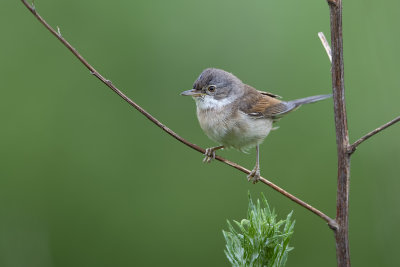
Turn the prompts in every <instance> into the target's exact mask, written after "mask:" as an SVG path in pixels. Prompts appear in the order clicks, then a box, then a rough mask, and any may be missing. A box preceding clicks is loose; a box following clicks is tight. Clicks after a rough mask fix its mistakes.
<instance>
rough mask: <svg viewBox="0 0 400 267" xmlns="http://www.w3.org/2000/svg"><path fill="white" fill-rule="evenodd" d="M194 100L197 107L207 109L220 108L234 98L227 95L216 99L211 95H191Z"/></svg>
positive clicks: (231, 101)
mask: <svg viewBox="0 0 400 267" xmlns="http://www.w3.org/2000/svg"><path fill="white" fill-rule="evenodd" d="M193 98H194V100H195V101H196V105H197V108H198V109H200V110H208V109H217V110H218V109H221V108H223V107H225V106H227V105H229V104H231V103H233V101H234V98H233V97H232V96H231V97H227V98H224V99H220V100H216V99H214V98H213V97H212V96H208V95H206V96H204V97H202V98H201V99H200V98H199V97H193Z"/></svg>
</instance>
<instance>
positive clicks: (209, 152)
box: [203, 146, 224, 163]
mask: <svg viewBox="0 0 400 267" xmlns="http://www.w3.org/2000/svg"><path fill="white" fill-rule="evenodd" d="M222 148H224V146H215V147H210V148H207V149H206V153H204V155H205V157H204V159H203V162H206V163H210V162H211V161H212V160H213V159H215V151H217V150H218V149H222Z"/></svg>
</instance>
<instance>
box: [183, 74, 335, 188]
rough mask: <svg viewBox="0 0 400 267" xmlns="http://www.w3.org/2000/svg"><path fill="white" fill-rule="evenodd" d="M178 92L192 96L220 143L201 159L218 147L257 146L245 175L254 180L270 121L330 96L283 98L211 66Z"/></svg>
mask: <svg viewBox="0 0 400 267" xmlns="http://www.w3.org/2000/svg"><path fill="white" fill-rule="evenodd" d="M181 95H184V96H192V97H193V99H194V100H195V101H196V106H197V118H198V120H199V123H200V127H201V128H202V129H203V131H204V132H205V134H206V135H207V136H208V137H209V138H210V139H211V140H213V141H215V142H217V143H219V144H220V146H216V147H211V148H207V149H206V153H205V158H204V160H203V161H204V162H211V160H212V159H214V158H215V151H216V150H218V149H222V148H235V149H238V150H240V151H243V152H245V151H246V150H247V149H249V148H252V147H256V151H257V159H256V165H255V167H254V169H253V170H252V171H251V173H250V174H249V175H248V176H247V178H248V180H249V181H252V182H253V183H256V182H257V181H258V180H259V178H260V151H259V150H260V149H259V146H260V144H261V143H262V142H263V140H264V139H265V137H267V135H268V134H269V132H270V131H271V130H272V129H273V123H274V122H275V121H277V120H278V119H280V118H281V117H282V116H283V115H285V114H287V113H289V112H290V111H293V110H295V109H297V108H298V107H300V106H301V105H303V104H308V103H313V102H317V101H320V100H323V99H326V98H329V97H331V96H332V95H317V96H310V97H306V98H301V99H296V100H291V101H287V102H285V101H281V100H279V99H278V98H279V96H278V95H275V94H272V93H268V92H262V91H258V90H256V89H254V88H253V87H251V86H249V85H247V84H244V83H243V82H242V81H241V80H239V79H238V78H237V77H236V76H235V75H233V74H232V73H229V72H226V71H224V70H221V69H214V68H208V69H205V70H204V71H203V72H202V73H201V74H200V76H199V77H198V78H197V80H196V81H195V82H194V84H193V89H191V90H187V91H184V92H182V93H181Z"/></svg>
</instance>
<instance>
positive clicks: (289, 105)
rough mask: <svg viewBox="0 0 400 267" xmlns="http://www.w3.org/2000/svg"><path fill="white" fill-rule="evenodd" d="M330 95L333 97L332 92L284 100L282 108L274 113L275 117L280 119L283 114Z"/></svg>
mask: <svg viewBox="0 0 400 267" xmlns="http://www.w3.org/2000/svg"><path fill="white" fill-rule="evenodd" d="M330 97H332V94H330V95H316V96H309V97H305V98H300V99H295V100H291V101H288V102H282V103H281V104H283V107H282V106H281V107H280V108H281V110H280V112H278V113H276V114H274V117H275V118H276V119H279V118H280V117H282V116H283V115H285V114H287V113H289V112H291V111H293V110H296V109H297V108H299V107H300V106H301V105H304V104H309V103H314V102H318V101H321V100H324V99H327V98H330Z"/></svg>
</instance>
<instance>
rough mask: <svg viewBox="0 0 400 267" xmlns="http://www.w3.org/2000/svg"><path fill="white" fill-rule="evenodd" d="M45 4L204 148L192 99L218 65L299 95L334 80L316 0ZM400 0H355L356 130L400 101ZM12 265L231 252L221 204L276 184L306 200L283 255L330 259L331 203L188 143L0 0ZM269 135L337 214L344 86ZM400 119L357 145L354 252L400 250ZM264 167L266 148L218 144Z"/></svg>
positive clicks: (67, 33) (279, 200)
mask: <svg viewBox="0 0 400 267" xmlns="http://www.w3.org/2000/svg"><path fill="white" fill-rule="evenodd" d="M36 7H37V9H38V11H39V13H40V14H41V15H42V16H44V17H45V18H46V19H47V20H48V22H49V23H50V24H51V25H52V26H53V27H56V26H57V25H58V26H59V27H60V29H61V33H62V34H63V36H64V37H65V38H66V39H67V40H69V41H70V42H71V43H72V44H73V46H74V47H76V48H77V50H78V51H79V52H81V53H82V54H83V56H84V57H86V58H87V60H88V61H89V62H90V63H91V64H93V66H94V67H95V68H96V69H97V70H98V71H100V72H101V73H102V74H103V75H104V76H105V77H107V78H108V79H110V80H111V81H113V83H114V84H115V85H116V86H117V87H119V88H120V89H121V90H123V91H124V92H125V93H126V94H127V95H128V96H129V97H131V98H132V99H133V100H134V101H136V102H137V103H139V104H140V105H142V106H143V107H144V108H145V109H147V110H148V111H149V112H150V113H152V114H153V115H154V116H155V117H157V118H158V119H159V120H161V121H162V122H163V123H165V124H166V125H168V126H169V127H170V128H171V129H173V130H174V131H176V132H177V133H179V134H180V135H181V136H183V137H184V138H187V139H189V140H190V141H192V142H194V143H196V144H198V145H201V146H203V147H207V146H213V145H214V143H213V142H212V141H210V140H208V138H207V137H206V136H205V135H204V134H203V133H202V131H201V129H200V127H199V126H198V122H197V119H196V116H195V105H194V102H193V101H192V100H191V99H189V98H184V97H181V96H180V95H179V93H180V92H181V91H183V90H186V89H190V88H191V86H192V84H193V81H194V80H195V79H196V77H197V76H198V75H199V73H200V72H201V71H202V70H203V69H204V68H206V67H210V66H212V67H218V68H223V69H225V70H228V71H230V72H233V73H234V74H236V75H237V76H238V77H240V78H241V79H242V80H243V81H244V82H246V83H249V84H251V85H253V86H255V87H256V88H258V89H260V90H269V91H271V92H274V93H277V94H279V95H282V96H284V99H294V98H300V97H305V96H309V95H314V94H325V93H329V92H330V90H331V89H330V88H331V82H330V64H329V61H328V58H327V56H326V53H325V51H324V49H323V48H322V46H321V43H320V41H319V39H318V37H317V32H319V31H323V32H325V34H326V36H327V38H328V39H330V37H329V10H328V6H327V4H326V2H325V1H324V0H320V1H297V0H288V1H271V0H254V1H237V0H236V1H233V0H223V1H211V0H204V1H187V0H180V1H179V0H170V1H165V0H153V1H145V0H140V1H99V0H97V1H94V0H87V1H78V0H70V1H50V0H37V1H36ZM398 10H400V3H399V2H398V1H385V2H384V3H383V2H379V1H371V0H368V1H367V0H365V1H346V0H345V1H344V49H345V50H344V57H345V81H346V88H347V93H346V97H347V99H346V102H347V110H348V121H349V131H350V139H351V141H354V140H356V139H357V138H358V137H360V136H361V135H363V134H365V133H366V132H368V131H370V130H372V129H374V128H376V127H378V126H379V125H381V124H383V123H385V122H387V121H389V120H391V119H392V118H394V117H395V116H398V115H399V110H400V108H399V102H398V99H399V98H400V90H399V88H400V79H399V59H400V58H399V54H398V44H399V42H400V35H399V34H398V31H399V30H398V25H399V23H400V18H399V16H398V14H399V13H398ZM0 25H1V26H0V28H1V42H0V48H1V50H0V62H1V64H0V78H1V85H0V86H1V90H0V115H1V121H0V122H1V129H0V150H1V153H0V203H1V204H0V266H4V267H8V266H13V267H14V266H44V267H46V266H229V264H228V261H227V259H226V258H225V255H224V253H223V250H224V245H225V242H224V239H223V236H222V232H221V231H222V229H226V228H227V227H226V219H236V220H240V219H242V218H244V217H245V216H246V210H247V204H248V202H247V192H248V191H250V192H251V194H252V195H253V197H259V196H260V192H264V194H265V195H266V196H267V198H268V200H269V202H270V205H271V206H273V207H275V209H276V211H277V213H278V214H279V216H280V217H284V216H286V214H287V213H288V212H290V211H291V210H294V217H295V219H296V227H295V234H294V238H293V240H292V243H291V245H292V246H294V247H295V250H294V251H293V252H291V253H290V255H289V260H288V264H287V266H336V258H335V243H334V238H333V234H332V231H331V230H330V229H329V228H328V227H327V226H326V224H325V223H324V221H323V220H321V219H320V218H319V217H317V216H315V215H314V214H312V213H310V212H309V211H307V210H305V209H304V208H302V207H299V206H297V205H296V204H294V203H293V202H291V201H290V200H288V199H286V198H284V197H283V196H281V195H279V194H278V193H276V192H275V191H273V190H271V189H270V188H268V187H267V186H265V185H263V184H257V185H252V184H250V183H248V182H247V180H246V177H245V175H244V174H243V173H240V172H238V171H236V170H234V169H233V168H230V167H227V166H226V165H223V164H221V163H219V162H213V163H212V164H210V165H205V164H202V162H201V160H202V155H200V154H199V153H197V152H195V151H193V150H191V149H189V148H188V147H186V146H184V145H182V144H180V143H178V142H177V141H176V140H174V139H173V138H171V137H170V136H168V135H167V134H165V133H164V132H162V131H161V130H160V129H159V128H157V127H155V126H154V125H153V124H152V123H150V122H149V121H148V120H147V119H145V118H144V117H143V116H142V115H141V114H140V113H139V112H137V111H136V110H133V109H132V108H131V107H130V106H129V105H128V104H127V103H125V102H124V101H122V100H121V99H120V98H119V97H117V96H116V95H115V94H114V93H113V92H111V91H110V90H109V89H108V88H107V87H106V86H105V85H103V84H101V83H100V82H99V81H98V80H97V79H95V78H94V77H92V76H91V75H90V74H89V71H88V70H87V69H86V68H84V67H83V65H81V63H80V62H78V60H77V59H76V58H74V57H73V56H72V55H71V54H70V52H69V51H68V50H67V49H66V48H65V47H63V46H62V45H61V44H60V43H59V42H58V41H57V40H56V39H55V38H54V37H53V36H51V35H50V34H49V33H48V32H47V31H46V30H45V29H44V27H43V26H42V25H40V24H39V23H38V22H37V21H36V19H35V18H34V17H33V16H32V15H31V14H30V13H29V12H28V10H27V9H26V8H25V7H24V6H23V5H22V4H21V3H20V1H1V2H0ZM278 125H279V126H280V129H279V130H278V131H274V132H272V133H271V134H270V136H269V138H267V139H266V141H265V142H264V144H263V145H262V147H261V166H262V174H263V176H265V177H267V178H269V179H270V180H271V181H273V182H275V183H276V184H278V185H279V186H281V187H283V188H285V189H287V190H288V191H289V192H291V193H293V194H295V195H296V196H298V197H300V198H301V199H303V200H305V201H307V202H309V203H310V204H312V205H314V206H315V207H317V208H319V209H321V210H322V211H324V212H326V213H327V214H328V215H330V216H331V217H334V216H335V206H336V172H337V171H336V145H335V132H334V120H333V105H332V101H325V102H321V103H318V104H314V105H310V106H306V107H303V108H301V109H300V110H299V111H297V112H295V113H293V114H290V115H289V116H287V117H286V118H284V119H282V120H281V121H280V122H279V124H278ZM399 136H400V127H399V125H395V126H393V127H391V128H389V129H387V130H386V131H384V132H382V133H380V134H379V135H377V136H376V137H374V138H373V139H371V140H369V141H367V142H366V143H364V144H362V145H361V146H360V147H359V149H358V150H357V152H356V154H354V156H353V159H352V176H351V194H350V245H351V256H352V263H353V265H354V266H395V265H399V262H400V261H399V258H398V256H397V254H398V247H399V245H398V239H399V238H400V233H399V230H398V225H399V224H400V209H399V208H398V206H399V205H398V204H399V202H400V194H398V192H399V188H400V180H399V179H398V178H399V175H398V173H399V171H400V167H399V159H400V142H399V141H398V140H399ZM219 154H220V155H221V156H223V157H227V158H229V159H231V160H233V161H235V162H238V163H240V164H242V165H244V166H246V167H247V168H252V167H253V164H254V160H255V151H251V153H250V154H248V155H247V154H243V153H240V152H237V151H234V150H229V151H222V152H220V153H219Z"/></svg>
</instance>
